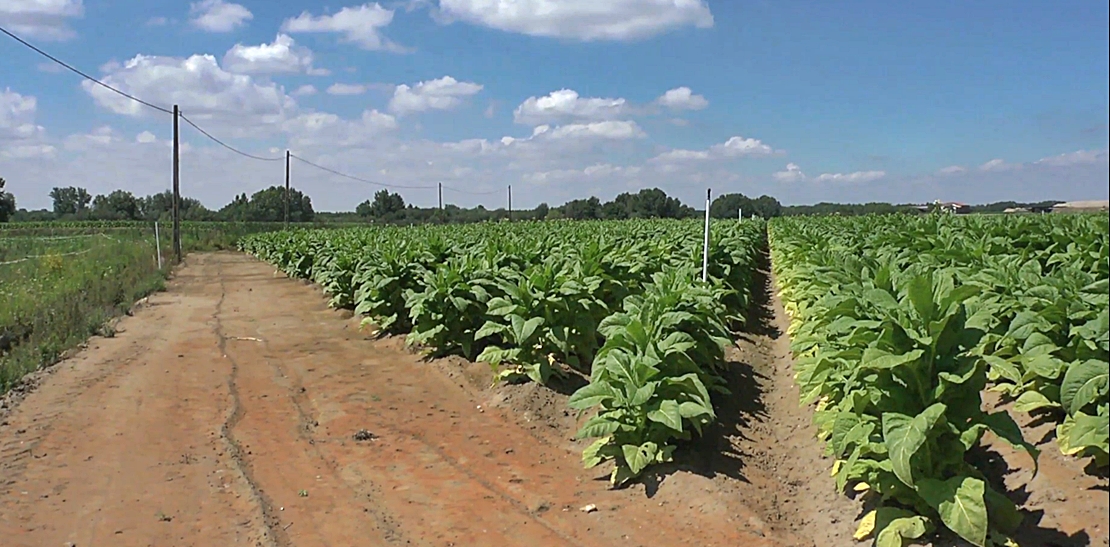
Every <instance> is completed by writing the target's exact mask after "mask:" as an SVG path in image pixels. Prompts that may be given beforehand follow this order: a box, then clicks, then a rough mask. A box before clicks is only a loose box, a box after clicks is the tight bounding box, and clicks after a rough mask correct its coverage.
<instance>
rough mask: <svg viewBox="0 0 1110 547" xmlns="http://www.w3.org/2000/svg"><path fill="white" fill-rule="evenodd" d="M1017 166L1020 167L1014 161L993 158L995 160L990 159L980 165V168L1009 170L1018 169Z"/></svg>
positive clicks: (984, 169) (981, 169) (983, 169)
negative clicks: (1007, 161)
mask: <svg viewBox="0 0 1110 547" xmlns="http://www.w3.org/2000/svg"><path fill="white" fill-rule="evenodd" d="M1017 167H1018V166H1017V165H1014V164H1012V163H1006V162H1005V161H1004V160H1001V159H993V160H990V161H988V162H986V163H984V164H983V165H980V166H979V170H980V171H1009V170H1011V169H1016V168H1017Z"/></svg>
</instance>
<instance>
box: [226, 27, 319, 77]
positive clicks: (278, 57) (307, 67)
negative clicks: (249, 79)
mask: <svg viewBox="0 0 1110 547" xmlns="http://www.w3.org/2000/svg"><path fill="white" fill-rule="evenodd" d="M312 60H313V56H312V51H311V50H309V49H308V48H306V47H303V46H298V45H297V43H296V41H295V40H293V38H292V37H291V36H289V35H288V34H278V35H277V37H276V38H274V41H273V42H272V43H269V44H265V43H263V44H259V45H257V46H246V45H243V44H235V45H234V46H232V47H231V49H229V50H228V51H227V53H225V54H224V59H223V66H224V69H226V70H228V71H230V72H238V73H240V74H298V73H307V74H312V75H324V74H327V72H328V71H327V70H323V69H318V68H313V66H312Z"/></svg>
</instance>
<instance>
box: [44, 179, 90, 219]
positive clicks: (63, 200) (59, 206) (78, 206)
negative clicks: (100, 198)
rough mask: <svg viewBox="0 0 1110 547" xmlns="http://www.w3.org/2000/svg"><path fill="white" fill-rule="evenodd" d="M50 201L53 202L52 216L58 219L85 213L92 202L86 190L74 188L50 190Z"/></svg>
mask: <svg viewBox="0 0 1110 547" xmlns="http://www.w3.org/2000/svg"><path fill="white" fill-rule="evenodd" d="M50 199H52V200H54V214H55V215H56V216H59V217H61V216H63V215H79V214H81V213H83V212H85V211H87V210H88V208H89V203H90V202H92V196H91V195H89V192H88V190H85V189H84V188H78V187H75V186H69V187H66V188H57V187H56V188H54V189H52V190H50Z"/></svg>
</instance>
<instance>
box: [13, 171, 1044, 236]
mask: <svg viewBox="0 0 1110 547" xmlns="http://www.w3.org/2000/svg"><path fill="white" fill-rule="evenodd" d="M4 185H5V181H4V179H3V178H0V222H7V221H9V220H14V221H46V220H146V221H154V220H159V219H163V220H168V219H169V218H170V216H171V209H172V204H173V194H172V193H171V192H169V191H165V192H161V193H158V194H152V195H149V196H144V197H139V196H135V195H134V194H132V193H131V192H128V191H125V190H115V191H113V192H109V193H108V194H104V195H97V196H93V195H92V194H90V193H89V192H88V190H86V189H84V188H80V187H76V186H69V187H56V188H53V189H51V190H50V199H51V200H52V204H53V207H52V208H51V209H42V210H37V211H27V210H25V209H18V210H17V209H16V203H15V197H14V196H13V195H12V194H11V193H10V192H6V191H5V190H4ZM289 194H290V200H289V220H290V222H374V223H379V224H399V225H404V224H428V223H435V224H448V223H451V224H462V223H472V222H496V221H501V220H508V219H510V218H511V219H513V220H558V219H568V220H622V219H632V218H691V217H700V216H702V215H704V214H705V211H704V209H703V210H698V209H695V208H693V207H690V206H688V205H685V204H683V203H682V202H681V201H680V200H678V199H677V198H674V197H671V196H668V195H667V194H666V192H664V191H663V190H661V189H659V188H645V189H643V190H640V191H638V192H636V193H629V192H625V193H622V194H620V195H618V196H616V197H615V198H613V200H611V201H607V202H603V201H601V200H600V199H598V198H597V197H590V198H586V199H575V200H571V201H568V202H566V203H564V204H563V205H559V206H549V205H548V204H547V203H541V204H539V205H538V206H536V207H534V208H532V209H525V210H516V211H511V212H510V211H508V210H507V209H505V208H497V209H487V208H485V207H484V206H482V205H478V206H477V207H473V208H465V207H459V206H457V205H446V206H445V207H444V208H443V209H440V208H438V207H417V206H414V205H412V204H409V203H405V200H404V198H403V197H402V196H401V195H400V194H398V193H393V192H390V191H389V190H380V191H378V192H376V193H375V194H374V196H373V197H372V198H371V199H367V200H366V201H363V202H362V203H360V204H358V205H357V206H356V207H355V210H354V211H353V212H317V211H314V210H313V208H312V199H311V198H309V196H308V195H306V194H304V193H302V192H301V191H299V190H297V189H295V188H292V189H290V192H289ZM1054 203H1058V202H1056V201H1047V202H1041V203H1039V204H1025V203H1017V202H1012V201H1005V202H998V203H991V204H985V205H975V206H972V207H971V211H972V212H1001V211H1003V210H1005V209H1007V208H1010V207H1027V206H1031V205H1044V204H1049V205H1051V204H1054ZM180 208H181V218H182V219H184V220H201V221H203V220H210V221H220V220H222V221H239V222H243V221H249V222H280V221H282V220H283V219H284V218H285V188H283V187H281V186H271V187H269V188H266V189H264V190H260V191H258V192H255V193H253V194H251V195H250V196H248V195H247V194H246V193H243V194H239V195H237V196H235V198H234V199H232V200H231V202H230V203H228V204H227V205H224V206H223V207H222V208H220V209H218V210H211V209H208V208H206V207H205V206H204V205H203V204H202V203H201V202H200V201H199V200H196V199H193V198H189V197H183V198H182V200H181V203H180ZM740 212H743V214H744V216H745V217H750V216H758V217H762V218H774V217H777V216H794V215H866V214H893V213H907V214H916V213H918V212H919V210H918V208H917V206H915V205H913V204H891V203H881V202H873V203H817V204H814V205H789V206H784V205H782V204H781V203H779V201H778V200H777V199H775V198H774V197H771V196H767V195H763V196H759V197H757V198H751V197H748V196H746V195H744V194H741V193H729V194H723V195H720V196H717V197H716V198H715V199H713V201H712V203H711V204H710V207H709V214H710V216H711V217H713V218H736V216H737V214H738V213H740Z"/></svg>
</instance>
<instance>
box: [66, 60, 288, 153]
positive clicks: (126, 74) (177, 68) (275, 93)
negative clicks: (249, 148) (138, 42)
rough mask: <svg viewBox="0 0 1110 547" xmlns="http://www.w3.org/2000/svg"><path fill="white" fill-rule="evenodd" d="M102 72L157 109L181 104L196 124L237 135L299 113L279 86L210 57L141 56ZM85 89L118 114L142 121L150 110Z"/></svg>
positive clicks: (100, 89) (84, 84) (90, 85)
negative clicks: (207, 124)
mask: <svg viewBox="0 0 1110 547" xmlns="http://www.w3.org/2000/svg"><path fill="white" fill-rule="evenodd" d="M103 71H104V75H103V76H102V80H103V81H104V83H106V84H108V85H110V86H113V87H115V88H116V89H119V90H121V91H124V92H126V93H130V94H132V95H134V96H136V97H142V98H143V99H144V100H147V101H149V102H152V103H154V104H157V105H163V106H168V105H173V104H177V105H179V106H180V107H181V109H182V111H183V112H185V114H186V115H189V116H190V117H191V118H193V119H194V120H195V121H198V122H199V120H202V119H208V118H211V119H213V120H214V122H215V123H220V124H223V125H224V126H225V127H226V128H229V129H234V130H235V132H236V134H241V133H244V132H247V130H249V129H250V127H251V126H260V125H267V124H276V123H280V122H281V121H283V120H284V119H285V117H286V114H287V112H289V111H292V110H295V109H296V102H295V101H294V100H293V98H292V97H290V96H289V95H287V94H286V93H285V90H284V88H282V87H281V86H279V85H277V84H274V83H272V82H259V81H255V80H254V79H253V78H252V77H251V76H249V75H246V74H233V73H230V72H228V71H226V70H224V69H223V68H221V67H220V66H219V64H218V63H217V62H216V59H215V57H212V56H211V55H193V56H192V57H189V58H186V59H181V58H177V57H159V56H147V55H137V56H135V57H134V58H133V59H130V60H129V61H127V62H126V63H123V64H119V63H109V64H108V65H105V67H103ZM81 87H82V88H83V89H84V90H85V92H86V93H88V94H89V95H90V96H92V98H93V99H94V100H95V101H96V103H97V104H98V105H100V106H101V107H103V108H106V109H108V110H109V111H111V112H115V113H116V114H123V115H127V116H134V117H138V116H141V115H143V114H145V113H149V112H151V111H150V110H149V109H148V108H147V107H145V106H142V105H140V104H139V103H136V102H134V101H131V100H129V99H127V98H125V97H121V96H119V95H117V94H115V93H113V92H111V91H109V90H107V89H104V88H103V87H101V86H98V85H96V84H93V83H92V82H89V81H84V82H82V83H81Z"/></svg>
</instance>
